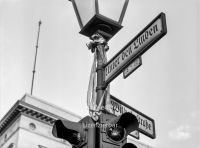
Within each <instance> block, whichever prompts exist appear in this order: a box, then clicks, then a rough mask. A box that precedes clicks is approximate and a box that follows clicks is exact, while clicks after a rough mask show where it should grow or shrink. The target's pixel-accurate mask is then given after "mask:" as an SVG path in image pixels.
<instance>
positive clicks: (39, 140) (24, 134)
mask: <svg viewBox="0 0 200 148" xmlns="http://www.w3.org/2000/svg"><path fill="white" fill-rule="evenodd" d="M16 148H71V146H70V145H69V144H66V143H64V142H63V143H62V142H59V141H56V140H53V139H51V138H47V137H45V136H43V135H39V134H37V133H34V132H30V131H29V130H27V129H23V128H20V131H19V137H18V145H17V147H16Z"/></svg>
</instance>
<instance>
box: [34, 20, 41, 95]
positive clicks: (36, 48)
mask: <svg viewBox="0 0 200 148" xmlns="http://www.w3.org/2000/svg"><path fill="white" fill-rule="evenodd" d="M41 24H42V22H41V20H40V21H39V22H38V34H37V42H36V46H35V60H34V66H33V77H32V84H31V95H32V93H33V85H34V78H35V72H36V71H35V68H36V60H37V52H38V42H39V36H40V25H41Z"/></svg>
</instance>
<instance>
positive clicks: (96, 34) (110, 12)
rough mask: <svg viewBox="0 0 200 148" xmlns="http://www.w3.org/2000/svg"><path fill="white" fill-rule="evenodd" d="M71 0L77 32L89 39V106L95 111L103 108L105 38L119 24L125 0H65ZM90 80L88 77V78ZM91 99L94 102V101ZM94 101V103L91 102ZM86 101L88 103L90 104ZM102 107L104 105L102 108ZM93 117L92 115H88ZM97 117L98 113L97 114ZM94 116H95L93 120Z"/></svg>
mask: <svg viewBox="0 0 200 148" xmlns="http://www.w3.org/2000/svg"><path fill="white" fill-rule="evenodd" d="M69 1H71V2H72V4H73V7H74V10H75V13H76V16H77V19H78V22H79V25H80V28H81V31H80V34H82V35H85V36H87V37H89V38H90V39H91V40H92V42H90V43H89V44H88V48H89V49H91V51H92V52H93V53H94V55H95V57H96V60H97V64H96V63H95V64H93V65H97V67H96V69H95V68H93V70H94V69H95V73H97V80H95V81H96V82H97V84H96V90H95V91H96V96H95V95H94V94H93V95H91V96H92V99H91V100H92V102H90V105H91V104H92V107H89V108H90V110H93V111H94V112H95V113H100V112H99V110H102V108H105V104H106V101H105V99H103V98H104V94H105V92H106V91H105V89H106V87H107V86H105V85H104V65H105V64H106V62H107V58H106V51H107V50H108V46H107V41H108V40H109V39H111V38H112V37H113V36H114V35H115V34H116V33H117V32H118V31H119V30H120V29H121V28H122V26H121V23H122V20H123V18H124V14H125V12H126V8H127V5H128V2H129V0H69ZM90 81H91V80H90ZM94 102H95V103H94ZM94 104H95V105H94ZM90 105H89V106H90ZM103 110H104V109H103ZM91 116H92V117H93V119H95V115H94V114H93V115H91ZM97 119H98V117H97ZM97 119H96V120H97Z"/></svg>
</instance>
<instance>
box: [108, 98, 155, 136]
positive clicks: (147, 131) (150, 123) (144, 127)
mask: <svg viewBox="0 0 200 148" xmlns="http://www.w3.org/2000/svg"><path fill="white" fill-rule="evenodd" d="M110 99H111V104H112V112H111V113H112V114H114V115H116V116H119V115H121V114H123V113H125V112H130V113H132V114H133V115H135V116H136V117H137V119H138V122H139V128H138V130H139V132H141V133H143V134H144V135H146V136H148V137H150V138H153V139H155V138H156V133H155V122H154V120H153V119H152V118H150V117H148V116H147V115H145V114H143V113H141V112H140V111H138V110H136V109H134V108H132V107H131V106H129V105H128V104H126V103H124V102H122V101H120V100H119V99H117V98H116V97H114V96H112V95H111V98H110Z"/></svg>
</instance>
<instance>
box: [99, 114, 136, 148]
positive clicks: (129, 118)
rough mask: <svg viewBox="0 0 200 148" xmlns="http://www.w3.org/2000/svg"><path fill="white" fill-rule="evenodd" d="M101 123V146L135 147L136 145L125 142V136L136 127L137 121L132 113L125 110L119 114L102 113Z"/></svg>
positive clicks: (109, 147)
mask: <svg viewBox="0 0 200 148" xmlns="http://www.w3.org/2000/svg"><path fill="white" fill-rule="evenodd" d="M100 120H101V124H103V125H104V126H103V128H102V130H101V140H102V144H101V148H119V147H121V148H127V147H129V146H130V147H129V148H135V147H136V146H135V145H133V144H131V143H127V136H128V135H129V134H130V133H131V132H132V131H134V130H137V129H138V126H139V123H138V120H137V118H136V116H134V115H133V114H131V113H129V112H126V113H124V114H122V115H120V116H117V117H116V116H114V115H111V114H102V116H101V118H100Z"/></svg>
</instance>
